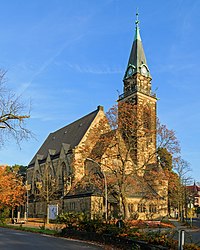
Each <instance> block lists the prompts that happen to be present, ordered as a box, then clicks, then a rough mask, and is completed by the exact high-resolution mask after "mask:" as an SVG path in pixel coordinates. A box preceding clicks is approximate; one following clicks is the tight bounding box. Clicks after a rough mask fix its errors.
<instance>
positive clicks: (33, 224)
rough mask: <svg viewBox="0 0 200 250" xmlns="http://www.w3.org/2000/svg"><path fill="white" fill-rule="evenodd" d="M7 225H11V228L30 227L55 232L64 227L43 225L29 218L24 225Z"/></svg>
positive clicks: (61, 225)
mask: <svg viewBox="0 0 200 250" xmlns="http://www.w3.org/2000/svg"><path fill="white" fill-rule="evenodd" d="M9 225H13V226H22V227H32V228H43V227H45V229H50V230H56V231H60V230H61V229H62V228H64V227H65V225H64V224H53V223H48V224H46V223H44V222H43V221H42V220H41V219H38V218H29V219H28V221H26V222H25V223H20V222H18V223H15V224H12V223H9Z"/></svg>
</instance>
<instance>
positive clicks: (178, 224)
mask: <svg viewBox="0 0 200 250" xmlns="http://www.w3.org/2000/svg"><path fill="white" fill-rule="evenodd" d="M169 221H170V222H171V223H172V224H174V226H175V229H176V230H178V231H179V230H185V231H186V232H198V231H200V228H197V227H190V226H189V225H186V223H184V222H180V221H178V220H176V219H170V220H169Z"/></svg>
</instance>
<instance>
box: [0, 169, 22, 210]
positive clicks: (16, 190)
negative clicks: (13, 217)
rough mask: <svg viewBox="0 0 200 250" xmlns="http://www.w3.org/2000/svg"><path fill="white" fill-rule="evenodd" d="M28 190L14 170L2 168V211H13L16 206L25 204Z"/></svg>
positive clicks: (0, 180) (0, 197) (0, 191)
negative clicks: (6, 209) (7, 209)
mask: <svg viewBox="0 0 200 250" xmlns="http://www.w3.org/2000/svg"><path fill="white" fill-rule="evenodd" d="M25 195H26V190H25V187H24V184H23V181H22V178H21V177H20V176H19V175H18V173H17V172H15V171H12V168H10V167H7V166H1V167H0V210H3V209H5V208H9V209H11V210H12V211H13V210H14V209H15V207H16V206H20V205H23V204H24V202H25Z"/></svg>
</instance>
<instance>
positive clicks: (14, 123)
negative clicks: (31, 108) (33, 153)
mask: <svg viewBox="0 0 200 250" xmlns="http://www.w3.org/2000/svg"><path fill="white" fill-rule="evenodd" d="M5 75H6V72H5V71H4V70H0V140H1V144H0V146H3V145H4V143H5V142H7V141H8V140H9V139H11V138H14V139H15V140H16V142H17V143H18V144H19V143H20V142H21V141H22V140H23V139H28V138H29V137H30V136H31V132H30V131H29V130H28V129H27V128H26V125H25V120H26V119H27V118H29V117H30V115H29V112H27V111H26V107H27V105H25V103H23V102H22V100H21V97H20V96H17V95H15V94H14V93H12V92H11V91H10V90H9V89H8V88H7V87H6V86H5V83H6V79H5Z"/></svg>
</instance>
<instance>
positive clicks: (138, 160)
mask: <svg viewBox="0 0 200 250" xmlns="http://www.w3.org/2000/svg"><path fill="white" fill-rule="evenodd" d="M106 115H107V117H106V118H105V119H102V120H101V122H100V123H99V124H98V125H97V126H96V127H94V128H93V129H92V130H91V131H90V133H89V135H88V141H89V142H92V143H91V144H94V141H96V146H95V147H94V148H93V149H92V150H91V148H90V147H89V146H90V143H88V150H86V148H87V147H86V145H84V149H83V154H84V158H86V157H89V158H90V159H92V160H94V161H95V162H97V163H98V164H100V165H101V167H102V169H103V170H104V172H105V174H106V176H107V179H108V189H109V193H110V194H111V195H112V196H114V197H115V198H116V199H117V200H118V202H119V203H120V210H121V213H122V214H123V216H124V217H128V213H129V211H128V202H127V197H128V196H129V194H130V192H135V193H137V192H138V193H144V194H145V197H146V196H148V197H149V198H152V197H153V196H155V194H156V193H158V192H157V191H156V188H155V179H156V180H159V177H160V181H161V183H159V184H162V181H163V179H164V178H165V179H166V177H165V176H164V174H163V171H162V169H161V167H159V164H158V162H157V156H158V149H159V148H161V147H165V148H167V149H168V150H169V151H170V152H172V151H177V152H178V150H179V149H178V141H177V139H176V137H175V135H174V134H173V131H171V130H168V129H167V128H166V126H163V125H161V124H160V123H159V122H156V119H155V118H154V117H147V116H146V117H144V115H143V112H142V109H141V110H138V106H137V105H134V104H131V103H120V104H119V105H116V106H114V107H112V108H111V109H110V110H109V111H108V113H107V114H106ZM145 118H146V120H145ZM148 119H150V120H151V123H149V120H148ZM108 124H109V125H110V127H109V129H108ZM156 124H157V125H156ZM156 136H157V147H155V145H156ZM141 152H142V153H141ZM155 177H156V178H155ZM133 187H134V190H133ZM165 195H167V194H166V192H165ZM162 198H163V197H162ZM164 198H166V197H164Z"/></svg>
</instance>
